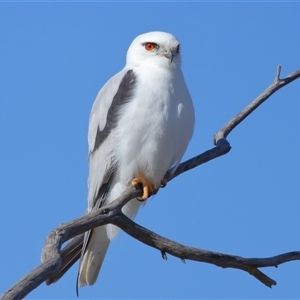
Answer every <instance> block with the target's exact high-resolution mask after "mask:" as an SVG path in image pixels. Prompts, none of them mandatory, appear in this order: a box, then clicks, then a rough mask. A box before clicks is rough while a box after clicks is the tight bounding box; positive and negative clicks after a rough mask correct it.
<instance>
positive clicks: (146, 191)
mask: <svg viewBox="0 0 300 300" xmlns="http://www.w3.org/2000/svg"><path fill="white" fill-rule="evenodd" d="M131 184H132V185H133V186H134V187H136V186H137V185H139V184H141V185H142V187H143V196H142V199H143V200H147V199H148V198H149V197H150V196H152V195H155V194H156V193H157V192H158V190H159V188H161V187H162V188H163V187H165V186H166V185H167V180H166V179H164V178H163V179H162V180H161V181H160V186H155V185H153V184H151V183H150V181H149V180H148V179H147V178H146V177H145V176H144V175H143V174H142V173H139V174H138V175H137V176H136V177H135V178H134V179H133V180H132V181H131Z"/></svg>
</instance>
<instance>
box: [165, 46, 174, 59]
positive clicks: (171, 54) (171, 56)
mask: <svg viewBox="0 0 300 300" xmlns="http://www.w3.org/2000/svg"><path fill="white" fill-rule="evenodd" d="M163 56H165V57H166V58H168V59H169V60H170V62H172V61H173V57H174V53H173V51H172V50H171V49H168V50H166V51H165V52H164V53H163Z"/></svg>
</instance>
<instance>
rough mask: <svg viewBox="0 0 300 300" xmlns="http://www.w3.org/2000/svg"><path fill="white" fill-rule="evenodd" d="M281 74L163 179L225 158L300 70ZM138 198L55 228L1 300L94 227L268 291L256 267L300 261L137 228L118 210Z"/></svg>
mask: <svg viewBox="0 0 300 300" xmlns="http://www.w3.org/2000/svg"><path fill="white" fill-rule="evenodd" d="M280 72H281V67H280V66H278V68H277V72H276V76H275V79H274V81H273V83H272V84H271V85H270V86H269V87H268V88H267V89H266V90H265V91H264V92H263V93H261V94H260V95H259V96H258V97H257V98H256V99H255V100H253V101H252V102H251V103H250V104H249V105H248V106H247V107H246V108H244V109H243V110H242V111H241V112H240V113H239V114H238V115H236V116H235V117H234V118H233V119H232V120H230V121H229V122H228V123H227V124H226V125H225V126H224V127H223V128H222V129H221V130H220V131H219V132H217V133H216V134H215V135H214V144H215V145H216V146H215V147H214V148H212V149H210V150H207V151H205V152H203V153H202V154H200V155H198V156H196V157H194V158H192V159H189V160H187V161H186V162H183V163H181V164H180V165H179V167H178V168H177V169H176V171H175V172H174V173H173V172H172V169H171V170H169V171H168V172H167V173H166V176H165V178H166V180H167V181H171V180H172V179H174V178H175V177H177V176H179V175H180V174H182V173H184V172H186V171H189V170H191V169H193V168H196V167H198V166H199V165H201V164H203V163H206V162H208V161H210V160H212V159H215V158H217V157H219V156H222V155H224V154H226V153H228V152H229V151H230V148H231V147H230V144H229V142H228V141H227V140H226V137H227V136H228V135H229V133H230V132H231V131H232V130H233V129H234V128H235V127H236V126H237V125H239V124H240V123H241V122H242V121H243V120H244V119H245V118H246V117H247V116H249V115H250V114H251V113H252V112H253V111H254V110H255V109H256V108H258V107H259V105H261V104H262V103H263V102H264V101H265V100H267V99H268V98H269V97H270V96H271V95H272V94H273V93H275V92H276V91H277V90H279V89H280V88H282V87H284V86H286V85H287V84H289V83H291V82H292V81H294V80H296V79H297V78H299V77H300V70H297V71H295V72H293V73H291V74H290V75H288V76H287V77H286V78H284V79H280ZM141 194H142V191H141V190H140V189H135V188H133V187H129V188H128V189H127V190H126V191H125V192H124V193H123V194H122V195H121V196H120V197H119V198H118V199H116V200H115V201H113V202H112V203H111V204H110V205H107V206H105V207H103V208H101V209H99V210H97V211H92V212H90V213H88V214H85V215H84V216H83V217H81V218H78V219H75V220H73V221H70V222H68V223H65V224H62V225H60V226H59V227H58V228H56V229H54V230H53V231H52V232H51V233H50V234H49V235H48V237H47V239H46V242H45V245H44V248H43V251H42V261H43V263H42V264H41V265H40V266H39V267H37V268H36V269H34V270H32V271H31V272H30V273H28V274H27V275H26V276H24V277H23V278H22V279H21V280H20V281H19V282H17V283H16V284H15V285H14V286H13V287H11V288H10V289H9V290H8V291H6V292H5V293H4V294H3V295H2V296H1V298H0V299H2V300H4V299H5V300H8V299H22V298H24V297H25V296H26V295H28V294H29V293H30V292H31V291H32V290H34V289H35V288H36V287H38V286H39V285H40V284H41V283H43V282H45V281H46V280H47V279H48V278H50V277H51V276H52V275H53V274H55V273H56V272H57V271H59V269H60V266H61V258H60V249H61V246H62V244H63V243H64V242H66V241H68V240H69V239H71V238H73V237H75V236H78V235H80V234H83V233H84V232H86V231H88V230H91V229H93V228H95V227H98V226H101V225H105V224H109V223H111V224H114V225H116V226H118V227H120V228H121V229H122V230H123V231H125V232H126V233H127V234H129V235H130V236H132V237H134V238H135V239H137V240H139V241H141V242H142V243H144V244H146V245H148V246H151V247H153V248H156V249H158V250H160V251H161V254H162V256H163V258H166V253H168V254H171V255H173V256H175V257H178V258H180V259H182V260H183V261H184V260H186V259H189V260H194V261H200V262H205V263H210V264H214V265H216V266H219V267H222V268H235V269H240V270H243V271H246V272H248V273H249V274H251V275H253V276H254V277H255V278H256V279H258V280H259V281H261V282H262V283H264V284H265V285H266V286H268V287H271V286H272V285H275V284H276V282H275V281H274V280H273V279H271V278H269V277H268V276H267V275H265V274H264V273H262V272H261V271H260V270H258V268H262V267H272V266H273V267H274V266H275V267H276V266H277V265H279V264H283V263H286V262H288V261H293V260H300V251H294V252H289V253H284V254H281V255H277V256H274V257H269V258H242V257H239V256H234V255H228V254H223V253H217V252H212V251H207V250H202V249H197V248H193V247H187V246H184V245H181V244H179V243H176V242H174V241H171V240H169V239H167V238H164V237H162V236H160V235H158V234H156V233H154V232H152V231H150V230H148V229H146V228H144V227H142V226H140V225H138V224H136V223H135V222H133V221H132V220H130V219H129V218H127V217H126V216H125V215H124V214H123V213H122V207H123V206H124V205H125V204H126V203H127V202H128V201H130V200H131V199H133V198H135V197H139V196H141Z"/></svg>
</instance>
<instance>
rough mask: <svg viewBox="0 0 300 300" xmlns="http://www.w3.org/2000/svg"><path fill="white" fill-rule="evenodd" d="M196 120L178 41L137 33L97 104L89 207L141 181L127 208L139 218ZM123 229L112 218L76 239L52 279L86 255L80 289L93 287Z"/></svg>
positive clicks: (157, 34)
mask: <svg viewBox="0 0 300 300" xmlns="http://www.w3.org/2000/svg"><path fill="white" fill-rule="evenodd" d="M194 125H195V112H194V107H193V102H192V99H191V96H190V93H189V91H188V88H187V85H186V83H185V79H184V76H183V73H182V70H181V53H180V43H179V41H178V40H177V39H176V38H175V37H174V36H173V35H172V34H170V33H167V32H161V31H153V32H148V33H144V34H141V35H139V36H137V37H136V38H135V39H134V40H133V41H132V43H131V45H130V46H129V48H128V51H127V55H126V64H125V67H124V68H123V69H122V70H121V71H120V72H118V73H117V74H116V75H114V76H113V77H111V78H110V79H109V80H108V81H107V82H106V84H105V85H104V86H103V87H102V88H101V90H100V91H99V93H98V95H97V97H96V99H95V101H94V104H93V106H92V110H91V113H90V118H89V129H88V152H89V154H88V161H89V177H88V196H87V198H88V208H87V211H88V212H90V211H92V210H95V209H99V208H101V207H103V206H105V205H107V204H109V203H111V202H112V201H114V200H115V199H116V198H118V197H119V196H120V195H121V194H122V192H124V191H125V190H126V189H127V188H128V187H129V186H130V185H133V186H137V185H141V186H142V197H141V199H137V198H135V199H132V200H131V201H130V202H128V203H127V204H126V205H125V206H124V207H123V209H122V211H123V213H124V214H125V215H126V216H127V217H129V218H131V219H134V217H135V216H136V214H137V212H138V210H139V208H140V206H141V205H142V204H143V203H144V202H145V201H146V200H147V199H148V198H149V197H151V196H152V195H154V194H156V193H157V192H158V190H159V188H160V187H161V185H165V184H166V180H165V179H164V175H165V174H166V172H167V171H168V170H169V169H170V168H172V170H173V172H174V171H175V170H176V168H177V167H178V165H179V163H180V161H181V159H182V157H183V155H184V153H185V151H186V149H187V146H188V144H189V141H190V140H191V138H192V135H193V131H194ZM118 231H119V228H118V227H116V226H114V225H112V224H108V225H104V226H100V227H97V228H95V229H93V230H90V231H88V232H86V233H85V234H82V235H79V236H77V237H75V238H73V239H72V240H71V241H70V242H69V243H68V244H67V246H66V247H65V248H64V249H63V250H62V251H61V257H62V267H61V270H60V271H59V272H58V273H57V274H55V275H53V276H52V277H51V278H49V279H48V280H47V284H51V283H54V282H56V281H57V280H58V279H59V278H60V277H61V276H63V274H64V273H65V272H66V271H67V270H68V269H69V268H70V267H71V266H72V265H73V264H74V263H75V262H76V261H77V260H80V265H79V270H78V277H77V283H76V284H77V287H76V289H77V290H78V287H83V286H85V285H93V284H94V283H95V282H96V280H97V277H98V274H99V271H100V268H101V266H102V263H103V260H104V257H105V254H106V252H107V249H108V247H109V244H110V242H111V241H112V239H113V238H114V237H115V236H116V234H117V233H118Z"/></svg>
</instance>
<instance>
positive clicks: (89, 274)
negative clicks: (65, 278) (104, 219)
mask: <svg viewBox="0 0 300 300" xmlns="http://www.w3.org/2000/svg"><path fill="white" fill-rule="evenodd" d="M109 243H110V240H109V238H108V237H107V233H106V226H101V227H98V228H96V229H94V230H93V231H92V232H91V236H90V240H89V242H88V245H87V248H86V251H85V253H84V255H83V258H82V261H81V264H80V268H79V276H78V286H79V287H82V286H85V285H87V284H88V285H93V284H94V283H95V282H96V280H97V277H98V274H99V271H100V268H101V266H102V263H103V260H104V257H105V254H106V251H107V249H108V246H109Z"/></svg>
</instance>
